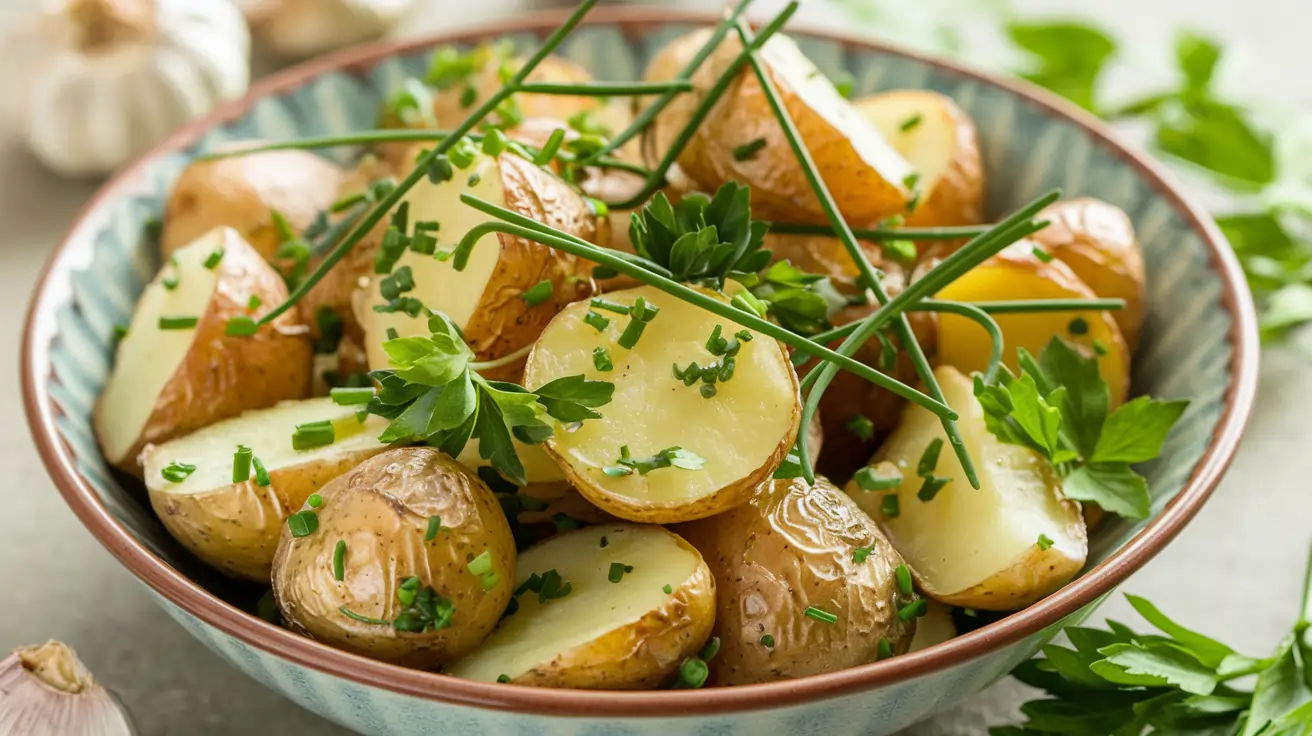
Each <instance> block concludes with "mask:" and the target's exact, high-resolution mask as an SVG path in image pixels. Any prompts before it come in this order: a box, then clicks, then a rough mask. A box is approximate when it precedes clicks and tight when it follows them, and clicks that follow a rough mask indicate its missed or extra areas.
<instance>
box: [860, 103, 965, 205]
mask: <svg viewBox="0 0 1312 736" xmlns="http://www.w3.org/2000/svg"><path fill="white" fill-rule="evenodd" d="M853 105H854V106H855V107H856V109H857V111H858V112H860V113H861V115H862V116H864V117H865V119H866V120H868V121H870V123H871V124H873V125H874V126H875V128H877V129H878V130H879V132H880V133H882V134H883V135H884V138H885V139H886V140H887V141H888V142H889V143H890V144H892V146H893V148H894V149H896V150H897V152H898V153H900V154H902V157H903V158H905V159H906V160H907V162H908V163H910V164H911V166H912V168H913V169H914V170H915V173H916V183H915V186H913V187H912V189H913V190H914V191H915V192H917V193H918V194H919V199H918V201H917V204H916V206H915V208H914V209H912V210H911V211H910V212H908V213H907V214H906V224H907V225H908V226H909V227H920V226H924V227H930V226H945V225H974V224H977V223H979V222H982V221H983V212H982V209H983V205H984V166H983V162H982V161H981V160H980V152H979V137H978V135H977V134H976V133H975V123H974V122H973V121H972V120H971V119H970V116H969V115H967V114H966V113H965V111H963V110H962V109H961V108H960V107H958V106H957V103H955V102H953V101H952V98H950V97H948V96H947V95H944V94H940V93H938V92H931V91H929V90H909V89H908V90H894V91H891V92H882V93H880V94H877V95H872V96H870V97H866V98H863V99H860V100H857V101H856V102H854V103H853Z"/></svg>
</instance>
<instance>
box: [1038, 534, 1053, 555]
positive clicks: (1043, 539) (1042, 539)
mask: <svg viewBox="0 0 1312 736" xmlns="http://www.w3.org/2000/svg"><path fill="white" fill-rule="evenodd" d="M1035 544H1036V545H1038V547H1039V549H1041V550H1043V551H1044V552H1047V551H1048V550H1049V549H1052V545H1054V544H1056V542H1054V541H1052V538H1051V537H1049V536H1048V535H1047V534H1040V535H1039V539H1038V541H1037V542H1035Z"/></svg>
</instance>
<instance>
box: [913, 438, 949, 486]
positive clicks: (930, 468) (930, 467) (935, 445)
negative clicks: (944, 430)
mask: <svg viewBox="0 0 1312 736" xmlns="http://www.w3.org/2000/svg"><path fill="white" fill-rule="evenodd" d="M942 451H943V438H942V437H935V438H934V439H933V440H931V441H930V443H929V444H928V445H925V451H924V452H923V453H921V455H920V462H919V463H917V464H916V475H919V476H920V477H921V478H925V477H928V476H930V475H933V473H934V469H935V468H936V467H938V456H939V453H940V452H942Z"/></svg>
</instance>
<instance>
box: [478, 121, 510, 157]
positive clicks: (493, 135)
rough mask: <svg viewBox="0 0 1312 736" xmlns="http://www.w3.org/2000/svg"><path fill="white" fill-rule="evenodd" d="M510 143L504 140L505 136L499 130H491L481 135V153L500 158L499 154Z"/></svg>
mask: <svg viewBox="0 0 1312 736" xmlns="http://www.w3.org/2000/svg"><path fill="white" fill-rule="evenodd" d="M509 142H510V141H509V140H507V139H506V134H505V133H503V132H501V130H500V129H499V128H493V129H491V130H489V131H488V132H487V133H484V134H483V153H486V154H487V155H489V156H500V155H501V152H502V151H504V150H506V145H507V144H508V143H509Z"/></svg>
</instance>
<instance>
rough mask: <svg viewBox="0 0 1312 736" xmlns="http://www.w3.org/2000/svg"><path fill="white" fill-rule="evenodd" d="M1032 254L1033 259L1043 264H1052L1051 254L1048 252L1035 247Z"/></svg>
mask: <svg viewBox="0 0 1312 736" xmlns="http://www.w3.org/2000/svg"><path fill="white" fill-rule="evenodd" d="M1033 252H1034V257H1035V258H1037V259H1039V260H1040V261H1042V262H1044V263H1052V254H1051V253H1049V252H1048V251H1046V250H1044V249H1042V248H1040V247H1039V246H1037V245H1036V246H1034V248H1033Z"/></svg>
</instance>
